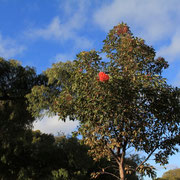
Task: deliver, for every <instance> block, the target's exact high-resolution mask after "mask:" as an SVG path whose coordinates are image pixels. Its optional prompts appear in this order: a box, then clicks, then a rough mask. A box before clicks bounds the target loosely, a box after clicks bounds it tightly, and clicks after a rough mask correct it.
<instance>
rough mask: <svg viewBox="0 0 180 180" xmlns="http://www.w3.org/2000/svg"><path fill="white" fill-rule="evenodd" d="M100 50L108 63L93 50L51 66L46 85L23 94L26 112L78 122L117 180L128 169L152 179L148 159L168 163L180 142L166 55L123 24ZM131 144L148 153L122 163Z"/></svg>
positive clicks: (178, 114)
mask: <svg viewBox="0 0 180 180" xmlns="http://www.w3.org/2000/svg"><path fill="white" fill-rule="evenodd" d="M102 52H103V53H105V54H106V55H107V58H108V60H107V61H102V59H101V57H100V55H99V54H98V52H96V51H95V50H92V51H89V52H81V53H79V54H78V55H77V59H76V60H74V61H73V62H67V63H62V62H59V63H57V64H54V65H53V67H52V68H50V69H48V70H47V71H46V72H45V74H46V76H47V77H48V82H49V84H48V85H47V86H46V85H43V86H36V87H34V88H33V89H32V92H31V94H29V95H28V96H27V98H28V100H29V102H30V106H29V110H31V111H32V113H33V115H34V116H39V115H40V113H41V111H42V110H47V111H46V112H49V113H55V114H58V115H59V117H60V118H61V119H63V120H65V119H66V118H67V117H68V116H69V117H70V119H72V120H73V119H77V120H79V121H80V128H79V131H78V132H79V133H80V134H81V135H82V137H83V141H84V143H85V144H87V145H89V146H90V147H91V149H90V150H89V153H90V154H91V155H92V156H93V158H94V160H96V161H97V160H99V159H102V158H107V159H108V160H110V161H115V162H116V164H117V166H118V170H119V175H118V177H119V178H121V179H124V178H125V174H127V173H129V172H139V173H140V174H144V175H145V174H148V175H149V176H151V177H154V176H155V174H154V167H152V166H151V165H149V164H146V161H147V160H148V159H149V157H150V156H151V155H152V154H155V161H156V163H160V164H166V163H167V162H168V156H169V155H172V154H174V153H175V152H176V151H177V148H176V144H179V142H180V141H179V133H180V129H179V123H180V121H179V119H180V111H179V108H180V103H179V95H180V90H179V89H178V88H174V87H172V86H170V85H168V84H167V82H166V79H165V78H163V77H162V71H163V69H166V68H167V67H168V63H167V62H166V61H165V60H164V58H162V57H159V58H155V50H154V49H153V48H152V47H150V46H148V45H146V44H145V42H144V40H142V39H141V38H137V37H134V36H133V34H132V33H131V32H130V30H129V27H128V26H127V25H126V24H119V25H117V26H115V27H114V28H113V29H112V30H111V31H110V32H109V34H108V35H107V37H106V39H105V40H104V46H103V49H102ZM100 71H103V72H105V73H108V75H109V77H110V79H109V81H106V82H101V81H99V77H98V73H99V72H100ZM64 74H65V76H64ZM129 148H134V149H136V150H137V151H144V152H145V153H146V154H147V157H146V158H145V160H144V161H143V162H141V163H140V164H139V165H138V166H137V167H136V168H131V167H127V166H125V155H126V152H127V150H128V149H129ZM118 177H117V178H118Z"/></svg>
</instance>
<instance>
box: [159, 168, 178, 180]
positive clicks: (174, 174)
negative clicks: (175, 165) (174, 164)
mask: <svg viewBox="0 0 180 180" xmlns="http://www.w3.org/2000/svg"><path fill="white" fill-rule="evenodd" d="M179 179H180V169H173V170H169V171H167V172H165V173H164V174H163V176H162V178H158V179H157V180H179Z"/></svg>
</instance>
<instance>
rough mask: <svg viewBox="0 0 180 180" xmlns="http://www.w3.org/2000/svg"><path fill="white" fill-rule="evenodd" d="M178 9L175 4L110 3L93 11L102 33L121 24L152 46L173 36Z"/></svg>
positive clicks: (175, 0) (119, 0) (139, 0)
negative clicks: (132, 29) (135, 32)
mask: <svg viewBox="0 0 180 180" xmlns="http://www.w3.org/2000/svg"><path fill="white" fill-rule="evenodd" d="M179 9H180V3H179V1H178V0H172V1H164V0H158V1H157V0H151V1H144V0H126V1H123V0H114V1H113V2H112V3H110V4H106V5H104V6H102V7H101V8H100V9H99V10H97V12H96V13H95V15H94V20H95V22H96V23H97V24H98V25H100V26H101V27H102V28H103V29H104V30H106V31H107V30H109V29H111V28H112V27H113V26H114V25H116V24H117V23H119V22H122V21H124V22H126V23H128V25H130V26H131V27H133V28H134V29H135V30H136V31H137V33H138V34H141V37H143V38H145V40H148V41H149V42H155V41H158V40H162V39H163V38H164V37H165V36H166V38H167V37H171V35H172V34H173V33H174V32H176V28H177V26H179V23H178V22H179V18H180V11H179Z"/></svg>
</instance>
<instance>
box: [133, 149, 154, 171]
mask: <svg viewBox="0 0 180 180" xmlns="http://www.w3.org/2000/svg"><path fill="white" fill-rule="evenodd" d="M156 149H157V147H156V148H154V150H153V151H152V152H151V153H150V154H149V155H148V156H147V157H146V159H145V160H144V161H142V162H141V163H140V165H139V166H137V167H136V169H135V170H136V171H137V170H138V169H139V167H140V166H141V165H143V164H144V163H145V162H146V161H147V160H148V159H149V158H150V156H151V155H152V154H153V153H154V151H155V150H156Z"/></svg>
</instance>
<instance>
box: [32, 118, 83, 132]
mask: <svg viewBox="0 0 180 180" xmlns="http://www.w3.org/2000/svg"><path fill="white" fill-rule="evenodd" d="M33 125H34V128H33V129H34V130H40V131H41V132H43V133H49V134H50V133H51V134H54V135H57V133H58V132H63V133H64V134H66V135H69V134H71V132H72V131H75V130H76V128H77V126H78V125H79V123H78V121H70V120H69V119H67V120H66V122H64V121H62V120H59V119H58V116H54V117H51V118H49V117H47V116H46V117H44V118H43V119H42V120H37V121H36V122H35V123H34V124H33Z"/></svg>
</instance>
